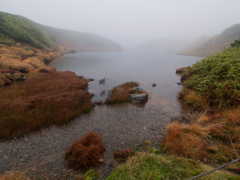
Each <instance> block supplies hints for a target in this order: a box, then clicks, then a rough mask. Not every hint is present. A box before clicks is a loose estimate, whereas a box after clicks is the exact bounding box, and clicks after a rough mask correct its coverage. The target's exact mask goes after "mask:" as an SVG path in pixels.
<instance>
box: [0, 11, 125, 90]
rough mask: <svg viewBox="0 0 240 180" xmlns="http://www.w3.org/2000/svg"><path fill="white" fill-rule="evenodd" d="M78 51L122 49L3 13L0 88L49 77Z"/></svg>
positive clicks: (0, 20)
mask: <svg viewBox="0 0 240 180" xmlns="http://www.w3.org/2000/svg"><path fill="white" fill-rule="evenodd" d="M71 49H74V50H75V51H120V50H122V48H121V46H120V45H119V44H117V43H116V42H113V41H111V40H109V39H107V38H105V37H102V36H99V35H96V34H91V33H86V32H75V31H70V30H64V29H56V28H52V27H49V26H44V25H41V24H38V23H35V22H33V21H31V20H29V19H27V18H24V17H22V16H18V15H12V14H8V13H4V12H0V86H5V85H9V84H11V83H13V82H15V81H18V80H23V79H26V77H27V76H30V75H32V74H35V73H41V72H44V73H47V72H50V71H54V68H52V67H49V66H47V64H48V63H49V62H51V61H52V60H53V59H54V58H56V57H59V56H61V55H63V54H65V53H68V52H69V51H70V50H71Z"/></svg>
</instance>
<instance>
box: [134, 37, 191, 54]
mask: <svg viewBox="0 0 240 180" xmlns="http://www.w3.org/2000/svg"><path fill="white" fill-rule="evenodd" d="M194 42H195V41H194V40H190V39H188V40H180V39H153V40H149V41H146V42H144V43H142V44H139V45H138V46H136V47H134V48H132V49H130V50H131V51H145V52H169V53H176V52H178V51H179V50H180V49H182V48H183V47H186V46H189V45H190V44H192V43H194Z"/></svg>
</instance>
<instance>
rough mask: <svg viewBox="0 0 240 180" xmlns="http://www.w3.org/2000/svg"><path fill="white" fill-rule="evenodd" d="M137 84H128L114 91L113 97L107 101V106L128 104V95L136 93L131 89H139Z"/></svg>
mask: <svg viewBox="0 0 240 180" xmlns="http://www.w3.org/2000/svg"><path fill="white" fill-rule="evenodd" d="M138 86H139V83H137V82H126V83H124V84H121V85H119V86H117V87H115V88H113V89H112V91H111V95H110V97H109V98H107V99H106V101H105V103H106V104H114V103H124V102H128V101H129V98H128V94H129V93H132V92H134V91H133V90H132V89H131V88H133V87H138Z"/></svg>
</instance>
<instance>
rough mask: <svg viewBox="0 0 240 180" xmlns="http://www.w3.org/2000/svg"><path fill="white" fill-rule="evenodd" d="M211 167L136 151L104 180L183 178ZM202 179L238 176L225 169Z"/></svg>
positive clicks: (168, 179) (223, 178) (179, 158)
mask: <svg viewBox="0 0 240 180" xmlns="http://www.w3.org/2000/svg"><path fill="white" fill-rule="evenodd" d="M211 169H213V168H212V167H211V166H207V165H204V164H202V163H200V162H197V161H193V160H190V159H185V158H181V157H173V156H166V155H156V154H154V153H145V152H143V153H140V152H139V153H136V154H135V155H134V156H133V157H131V158H129V159H128V160H127V162H126V164H124V165H121V166H119V167H117V168H116V169H115V170H114V171H113V172H112V173H111V174H110V175H109V177H108V178H107V179H106V180H118V179H119V180H129V179H131V180H135V179H136V180H141V179H145V180H148V179H158V180H161V179H162V180H183V179H189V178H191V177H194V176H197V175H199V174H201V173H204V172H206V171H209V170H211ZM199 179H204V180H225V179H229V180H230V179H231V180H235V179H236V180H237V179H239V177H238V176H235V175H232V174H230V173H229V172H226V171H215V172H214V173H211V174H209V175H206V176H203V177H202V178H199Z"/></svg>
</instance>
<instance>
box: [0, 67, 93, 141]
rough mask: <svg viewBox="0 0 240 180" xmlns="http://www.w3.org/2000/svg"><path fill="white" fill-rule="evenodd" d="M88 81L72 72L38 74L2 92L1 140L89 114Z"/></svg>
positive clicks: (0, 102) (0, 97) (5, 88)
mask: <svg viewBox="0 0 240 180" xmlns="http://www.w3.org/2000/svg"><path fill="white" fill-rule="evenodd" d="M86 86H87V80H86V79H84V78H83V77H79V76H76V75H75V73H73V72H69V71H67V72H55V71H52V72H49V73H41V74H39V75H38V76H36V77H32V78H30V79H29V80H27V81H25V82H18V83H16V84H14V86H13V85H12V86H9V87H3V88H1V94H0V137H1V138H12V137H15V136H21V135H23V134H24V133H29V132H30V131H31V130H36V129H40V128H42V127H47V126H50V125H52V124H61V123H65V122H68V121H69V120H71V119H72V118H74V117H75V116H77V115H79V114H81V113H84V112H89V111H90V110H91V108H92V106H93V104H92V103H91V101H90V99H91V95H90V94H89V93H88V92H87V91H85V90H84V89H85V88H86Z"/></svg>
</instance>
